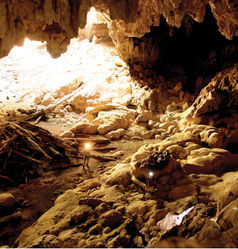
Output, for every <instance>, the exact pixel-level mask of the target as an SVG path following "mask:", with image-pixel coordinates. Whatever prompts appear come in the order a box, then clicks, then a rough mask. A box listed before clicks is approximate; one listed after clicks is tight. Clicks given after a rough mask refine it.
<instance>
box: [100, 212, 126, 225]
mask: <svg viewBox="0 0 238 249" xmlns="http://www.w3.org/2000/svg"><path fill="white" fill-rule="evenodd" d="M101 219H102V225H103V226H104V227H111V228H113V227H116V226H118V225H120V224H121V223H122V222H123V221H124V219H123V218H122V216H121V213H119V212H117V211H115V210H109V211H107V212H106V213H104V214H103V215H102V216H101Z"/></svg>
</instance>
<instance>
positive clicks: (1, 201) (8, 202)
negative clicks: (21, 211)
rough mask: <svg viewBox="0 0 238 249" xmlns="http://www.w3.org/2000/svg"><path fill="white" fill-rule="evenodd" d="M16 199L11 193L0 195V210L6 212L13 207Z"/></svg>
mask: <svg viewBox="0 0 238 249" xmlns="http://www.w3.org/2000/svg"><path fill="white" fill-rule="evenodd" d="M15 202H16V199H15V197H14V196H13V195H12V194H11V193H1V194H0V210H1V211H7V210H9V209H12V208H13V206H14V205H15Z"/></svg>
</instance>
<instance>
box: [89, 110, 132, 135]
mask: <svg viewBox="0 0 238 249" xmlns="http://www.w3.org/2000/svg"><path fill="white" fill-rule="evenodd" d="M133 118H134V115H132V114H131V113H130V112H127V111H123V110H114V111H108V112H104V111H101V112H99V113H98V117H97V118H95V119H94V120H93V121H92V124H94V125H98V129H97V131H98V133H99V134H100V135H104V134H106V133H108V132H110V131H115V130H117V129H120V128H122V129H127V127H128V126H129V124H130V122H131V119H133Z"/></svg>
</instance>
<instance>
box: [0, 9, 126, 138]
mask: <svg viewBox="0 0 238 249" xmlns="http://www.w3.org/2000/svg"><path fill="white" fill-rule="evenodd" d="M105 25H106V24H105V22H102V20H101V19H99V17H98V13H97V12H96V11H95V10H94V9H92V10H91V11H90V12H89V14H88V23H87V25H86V27H85V29H84V30H80V31H79V37H78V38H75V39H72V40H71V43H70V45H69V46H68V49H67V52H66V53H64V54H62V55H61V56H60V57H59V58H56V59H53V58H52V57H51V56H50V55H49V53H48V52H47V50H46V43H41V42H37V41H30V40H29V39H27V38H26V39H25V42H24V45H23V46H22V47H17V46H15V47H14V48H13V49H12V50H11V52H10V53H9V55H8V56H7V57H4V58H2V59H1V60H0V114H1V115H6V114H7V115H8V116H18V115H22V114H24V115H25V114H27V113H34V112H37V111H39V110H41V109H42V110H45V109H47V108H50V106H54V105H55V108H53V110H52V112H51V113H49V117H47V118H49V120H48V122H41V121H40V122H39V125H41V126H43V128H47V129H49V130H50V131H51V132H53V133H61V132H62V131H63V130H64V129H66V128H70V127H71V126H73V125H74V124H75V123H76V122H78V121H79V120H83V119H84V117H85V112H86V111H87V109H88V108H92V107H96V106H100V105H104V104H107V103H120V102H121V98H122V96H124V95H126V94H128V93H129V92H130V88H131V80H130V77H129V73H128V69H127V66H126V64H125V63H124V62H123V61H122V60H121V59H120V58H119V56H118V55H117V52H116V50H115V47H114V45H113V43H112V41H111V39H110V38H109V37H108V34H107V35H106V32H107V30H105ZM51 120H52V122H51ZM45 124H46V125H47V126H46V127H45V126H44V125H45Z"/></svg>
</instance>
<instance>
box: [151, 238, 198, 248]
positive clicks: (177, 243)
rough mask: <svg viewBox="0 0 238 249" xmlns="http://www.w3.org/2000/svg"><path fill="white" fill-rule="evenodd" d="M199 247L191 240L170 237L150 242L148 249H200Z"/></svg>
mask: <svg viewBox="0 0 238 249" xmlns="http://www.w3.org/2000/svg"><path fill="white" fill-rule="evenodd" d="M200 247H201V245H200V244H199V243H198V242H197V241H196V240H194V239H193V240H192V239H185V238H182V237H170V238H167V239H163V240H160V241H158V242H151V243H150V244H149V248H200Z"/></svg>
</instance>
